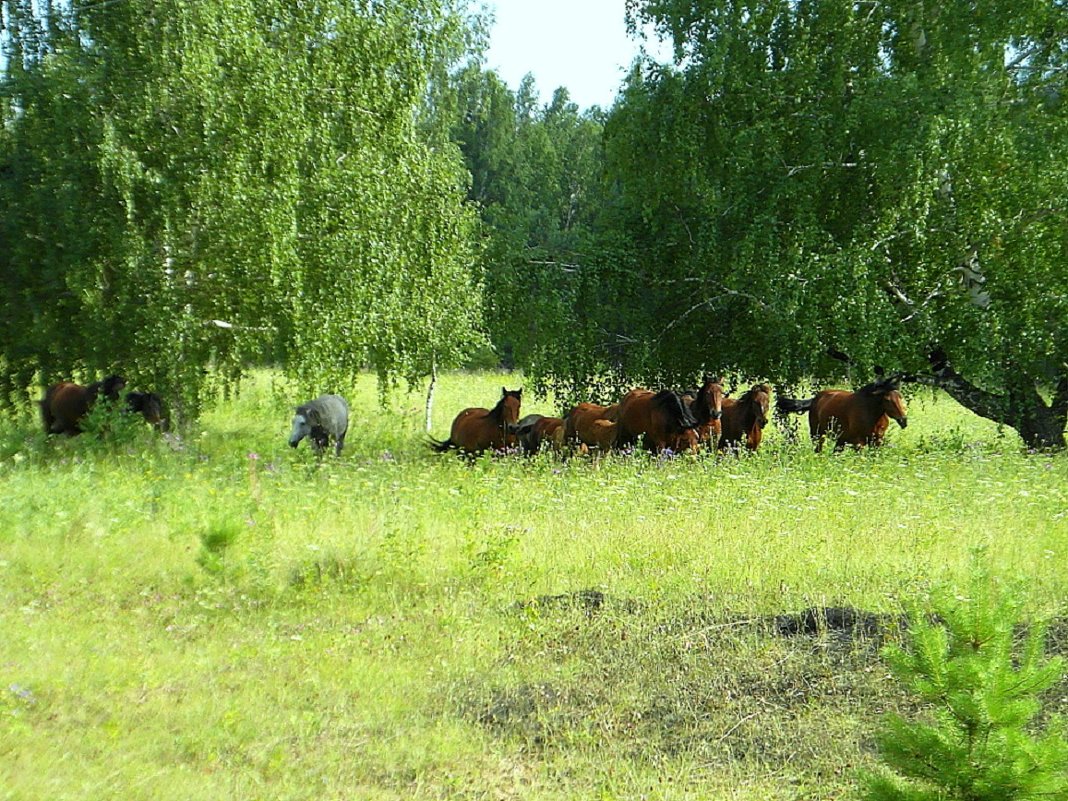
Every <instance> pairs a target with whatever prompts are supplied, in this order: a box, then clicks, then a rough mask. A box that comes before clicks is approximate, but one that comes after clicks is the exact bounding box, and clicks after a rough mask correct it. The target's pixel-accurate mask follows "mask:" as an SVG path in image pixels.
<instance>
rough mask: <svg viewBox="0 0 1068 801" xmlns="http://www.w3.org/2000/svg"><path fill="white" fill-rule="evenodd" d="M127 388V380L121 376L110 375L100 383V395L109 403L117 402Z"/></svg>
mask: <svg viewBox="0 0 1068 801" xmlns="http://www.w3.org/2000/svg"><path fill="white" fill-rule="evenodd" d="M125 386H126V379H125V378H123V377H122V376H121V375H109V376H108V377H107V378H105V379H104V380H103V381H101V382H100V393H101V394H102V395H103V396H104V397H105V398H107V399H108V400H109V401H117V400H118V399H119V393H120V392H122V390H123V388H124V387H125Z"/></svg>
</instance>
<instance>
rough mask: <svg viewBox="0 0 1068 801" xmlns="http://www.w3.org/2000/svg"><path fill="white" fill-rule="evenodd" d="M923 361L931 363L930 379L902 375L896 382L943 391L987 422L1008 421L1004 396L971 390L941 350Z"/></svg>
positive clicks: (1007, 400) (981, 390) (1008, 406)
mask: <svg viewBox="0 0 1068 801" xmlns="http://www.w3.org/2000/svg"><path fill="white" fill-rule="evenodd" d="M927 359H928V361H930V362H931V374H930V375H903V376H901V378H900V380H901V381H905V382H908V383H913V384H925V385H926V386H931V387H938V388H939V389H943V390H945V391H946V392H947V393H948V394H949V396H950V397H951V398H953V399H954V400H956V401H957V402H958V403H960V404H961V405H962V406H965V407H967V408H969V409H971V410H972V411H973V412H975V413H976V414H977V415H979V416H980V417H985V418H987V419H988V420H993V421H995V422H998V423H1004V422H1006V421H1007V420H1008V419H1009V417H1010V414H1009V412H1010V404H1009V399H1008V398H1007V397H1006V396H1005V395H996V394H994V393H993V392H987V391H986V390H985V389H980V388H979V387H977V386H975V384H973V383H972V382H971V381H969V380H968V379H966V378H965V377H964V376H962V375H961V374H960V373H958V372H957V371H956V370H954V369H953V367H952V366H950V364H949V359H948V358H947V357H946V354H945V351H943V350H942V349H941V348H935V350H933V351H931V353H930V354H928V356H927Z"/></svg>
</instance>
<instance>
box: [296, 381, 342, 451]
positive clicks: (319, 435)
mask: <svg viewBox="0 0 1068 801" xmlns="http://www.w3.org/2000/svg"><path fill="white" fill-rule="evenodd" d="M348 430H349V405H348V404H347V403H345V399H344V398H343V397H341V396H340V395H320V396H319V397H318V398H316V399H315V400H313V401H308V402H307V403H305V404H303V405H301V406H298V407H297V413H296V414H295V415H293V430H292V431H290V432H289V444H290V446H291V447H293V448H295V447H297V445H298V444H299V443H300V441H301V440H302V439H304V438H305V437H308V438H309V439H310V440H311V444H312V448H313V449H314V450H315V452H316V453H322V452H323V449H324V448H325V447H326V446H327V443H328V441H329V439H330V437H333V438H334V451H335V453H337V455H338V456H340V455H341V448H342V447H344V445H345V433H346V432H347V431H348Z"/></svg>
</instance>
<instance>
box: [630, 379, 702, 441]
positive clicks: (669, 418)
mask: <svg viewBox="0 0 1068 801" xmlns="http://www.w3.org/2000/svg"><path fill="white" fill-rule="evenodd" d="M694 402H695V403H696V401H694ZM696 428H697V420H696V419H695V418H694V416H693V413H692V412H691V411H690V410H689V409H688V408H686V404H685V403H683V402H682V398H681V397H680V396H679V395H678V393H676V392H672V391H671V390H670V389H662V390H660V391H659V392H653V391H652V390H648V389H632V390H631V391H630V392H628V393H627V394H626V395H624V396H623V399H622V400H621V401H620V402H619V427H618V431H617V432H616V443H617V444H618V445H619V446H620V447H626V446H627V445H631V444H633V443H635V442H637V441H638V438H639V437H643V438H644V441H645V447H646V448H648V449H649V450H651V451H653V452H654V453H659V452H661V451H665V450H670V451H673V452H676V453H678V452H679V451H694V450H697V432H696V430H695V429H696Z"/></svg>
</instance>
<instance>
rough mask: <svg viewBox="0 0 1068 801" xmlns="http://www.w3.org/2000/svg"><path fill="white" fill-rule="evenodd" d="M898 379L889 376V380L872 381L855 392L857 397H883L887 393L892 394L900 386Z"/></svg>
mask: <svg viewBox="0 0 1068 801" xmlns="http://www.w3.org/2000/svg"><path fill="white" fill-rule="evenodd" d="M900 385H901V384H900V379H899V378H898V377H897V376H890V377H889V378H880V379H879V380H878V381H872V382H871V383H870V384H865V385H864V386H862V387H861V388H860V389H858V390H857V394H858V395H885V394H886V393H887V392H894V391H896V390H897V389H898V387H899V386H900Z"/></svg>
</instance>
